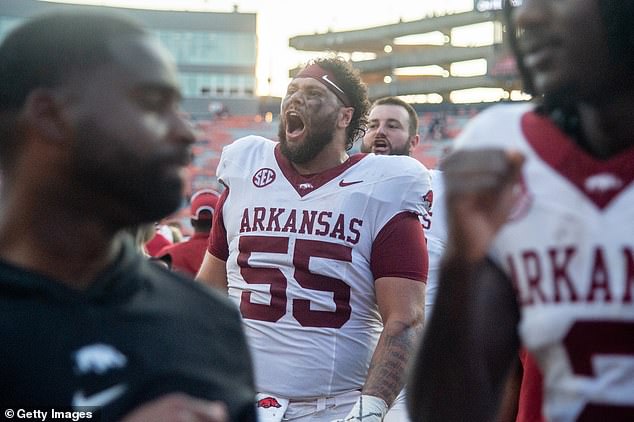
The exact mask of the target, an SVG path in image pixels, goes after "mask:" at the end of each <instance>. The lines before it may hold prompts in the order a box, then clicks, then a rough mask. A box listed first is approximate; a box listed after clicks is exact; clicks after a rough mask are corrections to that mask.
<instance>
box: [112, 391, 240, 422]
mask: <svg viewBox="0 0 634 422" xmlns="http://www.w3.org/2000/svg"><path fill="white" fill-rule="evenodd" d="M147 421H153V422H228V421H229V415H228V413H227V408H226V406H225V405H224V404H223V403H221V402H218V401H209V400H203V399H197V398H194V397H191V396H188V395H186V394H181V393H173V394H167V395H165V396H161V397H159V398H158V399H156V400H153V401H151V402H148V403H145V404H143V405H141V406H139V407H137V408H136V409H134V410H133V411H132V412H131V413H129V414H127V415H126V416H125V417H124V418H123V420H122V421H121V422H147Z"/></svg>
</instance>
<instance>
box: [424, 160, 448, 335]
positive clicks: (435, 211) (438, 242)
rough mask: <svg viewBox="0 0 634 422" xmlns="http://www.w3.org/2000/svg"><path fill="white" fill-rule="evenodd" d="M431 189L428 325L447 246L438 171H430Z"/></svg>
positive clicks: (427, 296) (442, 195)
mask: <svg viewBox="0 0 634 422" xmlns="http://www.w3.org/2000/svg"><path fill="white" fill-rule="evenodd" d="M430 173H431V188H432V191H433V195H434V201H433V204H432V207H431V215H432V217H431V221H430V224H429V226H426V227H425V238H426V239H427V251H428V253H429V271H428V273H427V286H426V287H425V320H426V321H427V323H429V317H430V316H431V312H432V308H433V304H434V300H435V299H436V291H437V290H438V271H439V270H440V259H441V258H442V254H443V252H444V250H445V245H446V244H447V217H446V215H445V187H444V182H443V180H442V172H441V171H440V170H430Z"/></svg>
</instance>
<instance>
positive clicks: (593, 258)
mask: <svg viewBox="0 0 634 422" xmlns="http://www.w3.org/2000/svg"><path fill="white" fill-rule="evenodd" d="M458 142H459V143H460V144H461V147H463V148H482V147H500V148H508V149H515V150H519V151H521V152H522V153H523V154H524V156H525V158H526V162H525V165H524V168H523V174H522V179H523V180H522V183H521V185H522V189H521V191H520V192H519V193H520V194H521V197H520V200H519V201H518V203H517V206H516V210H515V211H514V212H513V215H512V217H511V220H510V221H509V222H508V223H507V224H506V225H505V226H504V228H503V229H502V230H501V232H500V233H499V235H498V236H497V239H496V241H495V243H494V245H493V248H492V250H491V257H492V259H493V260H494V261H496V262H497V263H498V264H499V266H500V267H501V268H503V270H504V271H505V272H506V274H507V275H508V276H509V277H510V278H511V279H512V280H513V282H514V284H515V287H516V289H517V299H518V303H519V305H520V308H521V322H520V327H519V330H520V336H521V338H522V341H523V343H524V345H525V346H526V347H527V348H528V349H529V350H530V352H532V353H533V355H534V356H535V357H536V358H537V361H538V362H539V365H540V367H541V369H542V372H543V373H544V384H545V385H544V388H545V408H544V411H545V415H546V418H547V419H548V420H549V421H553V422H558V421H574V420H614V421H616V420H619V421H620V420H632V419H631V416H632V415H633V414H634V183H632V180H633V179H634V149H632V148H630V149H629V150H626V151H625V152H623V153H621V154H619V155H616V156H614V157H612V158H610V159H606V160H598V159H595V158H594V157H592V156H590V155H588V154H586V153H585V152H584V151H583V150H581V149H580V148H579V147H577V145H575V143H574V142H573V141H572V140H571V139H570V138H569V137H567V136H566V135H565V134H564V133H562V132H561V131H560V130H559V129H558V128H557V127H556V126H554V124H553V123H552V122H551V121H550V120H549V119H548V118H545V117H543V116H540V115H539V114H537V113H535V112H534V111H533V109H532V108H531V106H526V105H515V106H496V107H492V108H490V109H489V110H487V111H485V112H483V113H481V115H479V116H478V117H476V119H475V121H474V122H473V123H472V124H471V125H470V126H469V129H468V130H466V131H465V132H463V134H462V135H461V137H460V140H459V141H458ZM474 288H477V286H474ZM628 412H629V413H628ZM626 415H627V416H626Z"/></svg>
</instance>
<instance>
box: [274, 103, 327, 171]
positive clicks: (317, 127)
mask: <svg viewBox="0 0 634 422" xmlns="http://www.w3.org/2000/svg"><path fill="white" fill-rule="evenodd" d="M336 122H337V113H332V114H330V115H329V116H326V117H324V118H323V119H322V120H321V121H313V120H312V119H311V121H310V122H309V123H308V124H307V125H306V136H305V137H304V139H303V140H302V141H301V142H300V143H299V144H298V145H289V143H288V141H287V140H286V125H285V122H284V121H283V120H280V127H279V130H278V134H277V135H278V138H279V140H280V150H281V151H282V154H284V156H285V157H286V158H288V159H289V161H291V162H292V163H296V164H305V163H307V162H309V161H311V160H312V159H314V158H315V157H317V156H318V155H319V153H320V152H322V151H323V149H324V148H325V147H326V145H328V144H330V143H331V142H332V140H333V138H334V135H335V124H336Z"/></svg>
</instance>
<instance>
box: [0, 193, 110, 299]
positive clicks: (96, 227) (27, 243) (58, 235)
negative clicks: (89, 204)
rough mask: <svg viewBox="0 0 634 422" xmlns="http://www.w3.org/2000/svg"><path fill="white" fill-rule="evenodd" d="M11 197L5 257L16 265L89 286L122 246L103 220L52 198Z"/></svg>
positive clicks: (0, 252) (1, 223) (2, 247)
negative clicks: (30, 200)
mask: <svg viewBox="0 0 634 422" xmlns="http://www.w3.org/2000/svg"><path fill="white" fill-rule="evenodd" d="M7 199H9V201H8V202H9V203H8V204H6V205H7V206H6V208H5V209H4V210H3V211H4V212H3V214H2V217H0V258H1V259H3V260H5V261H7V262H10V263H12V264H13V265H15V266H18V267H21V268H25V269H28V270H30V271H33V272H37V273H40V274H44V275H46V276H48V277H50V278H52V279H54V280H57V281H58V282H60V283H62V284H65V285H67V286H69V287H71V288H74V289H78V290H83V289H86V288H88V287H89V286H90V284H91V283H92V282H93V281H94V279H95V276H96V275H97V274H98V273H99V272H101V271H102V270H103V269H104V268H105V267H106V266H107V265H108V263H109V262H111V261H112V260H113V259H114V257H115V255H116V253H117V251H118V250H119V242H117V241H115V238H114V233H113V232H112V231H111V230H110V229H108V228H106V227H105V226H104V224H103V223H102V222H99V221H95V220H94V219H90V218H82V217H81V216H78V215H76V214H75V213H72V212H69V210H68V208H67V207H63V206H60V207H56V206H55V204H53V203H52V201H48V202H47V201H46V200H43V201H42V203H39V204H34V203H31V204H24V203H22V204H18V203H15V202H12V201H11V198H7ZM42 204H46V206H43V205H42ZM38 207H39V208H38ZM71 214H73V215H71Z"/></svg>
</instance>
